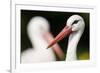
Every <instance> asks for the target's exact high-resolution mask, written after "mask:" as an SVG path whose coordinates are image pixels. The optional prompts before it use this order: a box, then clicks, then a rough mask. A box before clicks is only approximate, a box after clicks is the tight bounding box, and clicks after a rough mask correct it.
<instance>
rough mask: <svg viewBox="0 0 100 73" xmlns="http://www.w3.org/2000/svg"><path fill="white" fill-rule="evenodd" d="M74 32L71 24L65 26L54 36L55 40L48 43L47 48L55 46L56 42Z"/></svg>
mask: <svg viewBox="0 0 100 73" xmlns="http://www.w3.org/2000/svg"><path fill="white" fill-rule="evenodd" d="M71 32H72V27H71V26H65V27H64V29H63V30H62V31H61V32H60V33H59V34H58V35H57V36H56V37H55V38H54V40H53V41H52V42H51V43H50V44H49V45H48V47H47V48H50V47H51V46H53V45H54V44H55V43H57V42H59V41H60V40H62V39H63V38H65V37H66V36H68V35H69V34H70V33H71Z"/></svg>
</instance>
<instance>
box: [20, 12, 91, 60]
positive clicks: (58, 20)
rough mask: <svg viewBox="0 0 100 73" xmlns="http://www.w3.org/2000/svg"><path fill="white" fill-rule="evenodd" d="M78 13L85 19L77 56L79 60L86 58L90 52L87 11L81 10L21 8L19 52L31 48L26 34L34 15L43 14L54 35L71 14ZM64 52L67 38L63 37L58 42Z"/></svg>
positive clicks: (88, 15) (88, 16)
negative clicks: (62, 10)
mask: <svg viewBox="0 0 100 73" xmlns="http://www.w3.org/2000/svg"><path fill="white" fill-rule="evenodd" d="M73 14H78V15H80V16H82V17H83V19H84V21H85V30H84V33H83V35H82V37H81V39H80V41H79V44H78V46H77V57H78V59H79V60H88V59H89V54H90V47H89V37H90V35H89V34H90V32H89V26H90V25H89V24H90V22H89V20H90V19H89V18H90V14H89V13H83V12H80V13H78V12H58V11H57V12H56V11H34V10H21V52H23V51H25V50H27V48H32V45H31V42H30V41H29V38H28V35H27V24H28V23H29V21H30V19H31V18H32V17H34V16H43V17H45V18H46V19H47V20H48V21H49V22H50V31H51V33H52V34H53V35H54V37H55V36H56V35H57V34H58V33H59V32H60V31H61V30H62V29H63V28H64V26H65V25H66V21H67V19H68V18H69V17H70V16H71V15H73ZM58 44H59V45H60V46H61V48H62V50H63V51H64V53H65V54H66V52H67V44H68V38H65V39H63V40H62V41H60V42H59V43H58Z"/></svg>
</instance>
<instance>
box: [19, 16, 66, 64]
mask: <svg viewBox="0 0 100 73" xmlns="http://www.w3.org/2000/svg"><path fill="white" fill-rule="evenodd" d="M49 29H50V28H49V22H48V21H47V20H46V19H45V18H44V17H41V16H35V17H33V18H32V19H31V20H30V22H29V24H28V26H27V34H28V37H29V39H30V41H31V43H32V46H33V47H34V48H31V49H28V50H26V51H24V52H23V53H22V54H21V63H34V62H49V61H56V55H57V56H58V57H59V58H60V59H61V60H62V59H64V53H63V51H62V50H61V48H60V46H59V45H58V44H55V45H54V46H53V47H52V49H46V47H47V46H48V44H49V43H50V42H51V41H52V40H53V36H52V34H50V31H49ZM55 53H56V55H55Z"/></svg>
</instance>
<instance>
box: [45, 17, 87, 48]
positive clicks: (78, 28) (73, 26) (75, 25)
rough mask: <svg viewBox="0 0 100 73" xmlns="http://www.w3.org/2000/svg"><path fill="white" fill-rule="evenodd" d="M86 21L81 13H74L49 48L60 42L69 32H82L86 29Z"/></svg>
mask: <svg viewBox="0 0 100 73" xmlns="http://www.w3.org/2000/svg"><path fill="white" fill-rule="evenodd" d="M84 27H85V23H84V20H83V18H82V17H81V16H79V15H72V16H70V17H69V19H68V20H67V23H66V26H65V27H64V29H63V30H62V31H61V32H60V33H59V34H58V35H57V36H56V37H55V39H54V40H53V41H52V42H51V43H50V44H49V45H48V47H47V48H49V47H51V46H53V45H54V44H55V43H57V42H59V41H60V40H62V39H63V38H65V37H66V36H68V35H69V34H72V33H73V32H80V33H82V32H83V31H84Z"/></svg>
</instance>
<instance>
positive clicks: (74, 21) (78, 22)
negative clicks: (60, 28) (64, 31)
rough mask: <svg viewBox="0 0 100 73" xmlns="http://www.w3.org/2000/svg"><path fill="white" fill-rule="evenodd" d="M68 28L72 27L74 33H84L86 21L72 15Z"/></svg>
mask: <svg viewBox="0 0 100 73" xmlns="http://www.w3.org/2000/svg"><path fill="white" fill-rule="evenodd" d="M66 26H69V27H71V28H72V29H71V30H72V31H83V30H84V27H85V23H84V20H83V18H82V17H81V16H79V15H72V16H71V17H69V19H68V20H67V23H66Z"/></svg>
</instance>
